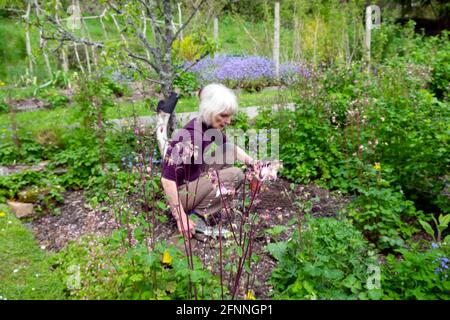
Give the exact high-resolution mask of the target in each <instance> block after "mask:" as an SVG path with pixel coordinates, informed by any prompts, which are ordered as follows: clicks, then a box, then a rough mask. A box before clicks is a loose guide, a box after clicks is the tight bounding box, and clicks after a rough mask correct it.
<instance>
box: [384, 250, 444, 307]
mask: <svg viewBox="0 0 450 320" xmlns="http://www.w3.org/2000/svg"><path fill="white" fill-rule="evenodd" d="M449 249H450V248H449V246H448V244H442V246H441V247H438V246H436V245H435V248H432V249H428V250H426V251H424V252H423V251H419V250H418V249H417V247H413V248H412V249H410V250H407V249H400V250H399V251H398V252H399V253H401V255H402V258H401V259H398V258H396V257H395V256H394V255H389V256H388V257H387V259H386V264H384V265H383V267H382V272H381V286H382V288H383V291H384V294H385V297H384V298H385V299H402V300H406V299H408V300H411V299H417V300H437V299H444V300H450V294H449V292H450V279H449V275H450V272H449V258H450V250H449Z"/></svg>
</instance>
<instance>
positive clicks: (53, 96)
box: [38, 88, 69, 108]
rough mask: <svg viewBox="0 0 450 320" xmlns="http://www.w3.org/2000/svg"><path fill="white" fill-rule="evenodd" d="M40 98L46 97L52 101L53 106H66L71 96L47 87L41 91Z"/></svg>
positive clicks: (45, 98)
mask: <svg viewBox="0 0 450 320" xmlns="http://www.w3.org/2000/svg"><path fill="white" fill-rule="evenodd" d="M38 96H39V98H41V99H44V100H46V101H48V102H49V103H51V105H52V107H53V108H59V107H64V106H66V105H67V104H68V102H69V98H68V97H67V96H66V95H64V94H61V93H60V92H59V91H58V90H56V89H54V88H50V89H47V90H45V91H42V92H40V93H39V95H38Z"/></svg>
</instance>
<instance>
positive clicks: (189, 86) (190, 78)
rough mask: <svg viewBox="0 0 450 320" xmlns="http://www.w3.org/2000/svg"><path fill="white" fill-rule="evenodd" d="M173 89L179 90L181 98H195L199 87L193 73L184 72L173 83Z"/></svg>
mask: <svg viewBox="0 0 450 320" xmlns="http://www.w3.org/2000/svg"><path fill="white" fill-rule="evenodd" d="M173 85H174V87H176V88H180V90H181V92H180V94H181V96H195V95H196V93H197V91H198V89H199V88H200V85H199V83H198V80H197V76H196V75H195V73H193V72H184V73H182V74H181V75H180V76H178V77H177V78H175V80H174V82H173Z"/></svg>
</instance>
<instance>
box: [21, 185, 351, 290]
mask: <svg viewBox="0 0 450 320" xmlns="http://www.w3.org/2000/svg"><path fill="white" fill-rule="evenodd" d="M287 195H289V196H287ZM295 197H300V198H301V199H302V200H304V201H311V202H313V206H312V214H313V216H315V217H321V216H322V217H329V216H335V215H336V213H337V212H338V211H339V209H340V208H342V207H343V206H344V205H345V204H346V203H348V201H349V197H343V196H341V195H339V194H334V193H331V192H330V191H328V190H326V189H323V188H321V187H318V186H316V185H314V184H310V185H295V188H294V192H293V193H292V192H291V191H290V182H288V181H286V180H283V179H280V180H278V181H275V182H273V183H272V184H270V185H269V186H268V188H267V189H266V190H264V191H262V192H261V194H260V196H259V199H258V200H257V201H256V210H257V212H261V213H267V214H268V217H269V219H267V220H265V221H264V223H263V227H262V233H261V234H258V235H257V239H256V241H255V243H254V254H255V255H258V256H259V257H260V258H261V260H260V262H259V263H258V266H257V269H256V272H255V273H254V274H255V279H253V280H251V281H255V285H254V288H255V292H254V294H255V296H256V297H258V299H267V298H270V291H271V288H270V285H269V284H268V282H267V280H268V277H269V276H270V274H271V271H272V269H273V268H274V267H275V265H276V262H275V260H274V259H273V258H272V257H271V256H270V255H269V254H268V253H267V251H266V248H265V247H266V245H267V244H268V243H270V242H274V241H282V240H286V239H288V238H289V237H290V236H291V235H292V232H293V230H294V228H296V225H295V224H292V225H290V226H288V225H289V221H291V220H292V219H296V217H297V214H298V212H299V211H298V210H296V208H295V207H294V206H293V205H292V202H291V200H290V198H295ZM58 211H59V212H60V213H59V214H58V215H47V216H44V217H40V218H38V219H35V220H33V221H31V222H29V223H27V224H26V225H27V226H28V227H30V228H31V229H32V230H33V232H34V234H35V236H36V239H37V240H38V242H39V245H40V246H41V248H44V249H46V250H50V251H60V250H61V249H62V248H64V246H65V245H66V244H67V243H68V242H69V241H71V240H78V239H80V238H81V237H82V236H83V235H87V234H93V235H96V236H99V237H102V236H107V235H109V234H110V233H111V232H112V231H113V230H114V229H115V225H116V224H115V220H114V214H113V213H112V212H111V211H108V210H104V211H102V210H101V206H99V207H98V208H97V209H91V208H90V206H89V205H88V204H87V203H86V199H85V197H84V193H83V191H71V192H67V193H66V194H65V195H64V204H63V205H62V206H60V207H59V210H58ZM275 226H286V227H288V228H286V229H285V231H284V232H282V233H281V234H280V235H278V236H276V237H274V236H271V235H269V234H268V233H266V232H265V230H267V229H271V228H274V227H275ZM156 233H157V241H167V242H168V243H171V244H176V243H177V240H178V239H179V237H178V231H177V229H176V225H175V223H174V221H173V220H171V219H169V221H168V222H164V223H161V222H157V226H156ZM198 239H201V238H200V237H198ZM201 240H203V241H204V242H200V241H199V240H193V241H192V242H191V244H192V247H193V253H194V255H196V256H198V257H201V258H202V259H203V260H204V262H205V265H206V266H207V268H208V269H211V270H217V266H215V264H217V262H215V260H216V257H217V253H218V252H219V251H218V250H219V248H218V245H219V243H218V241H217V240H212V239H210V238H207V239H205V238H203V239H201ZM225 245H226V243H225ZM183 250H184V249H183ZM245 282H246V281H243V283H245Z"/></svg>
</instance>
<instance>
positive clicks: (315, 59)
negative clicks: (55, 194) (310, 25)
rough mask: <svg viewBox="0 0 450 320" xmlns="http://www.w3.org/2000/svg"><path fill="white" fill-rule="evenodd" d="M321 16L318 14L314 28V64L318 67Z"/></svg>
mask: <svg viewBox="0 0 450 320" xmlns="http://www.w3.org/2000/svg"><path fill="white" fill-rule="evenodd" d="M319 22H320V19H319V14H317V13H316V26H315V28H314V48H313V49H314V51H313V63H314V66H315V67H316V66H317V34H318V33H319Z"/></svg>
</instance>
